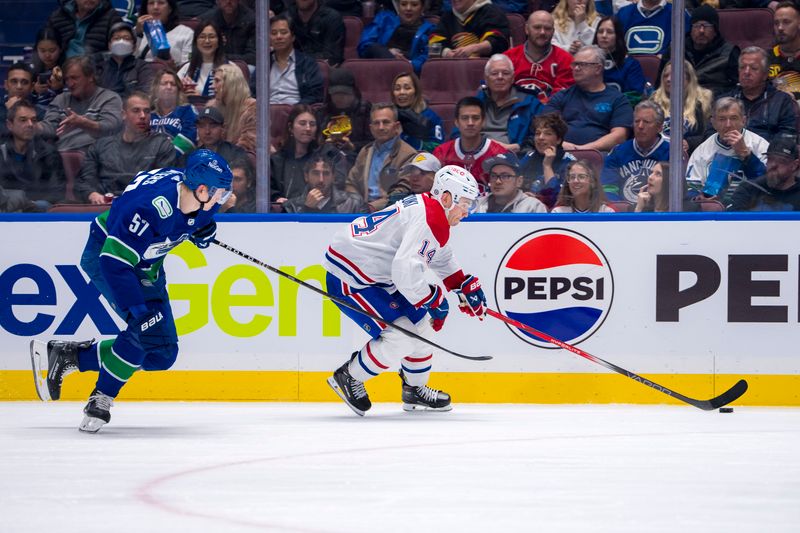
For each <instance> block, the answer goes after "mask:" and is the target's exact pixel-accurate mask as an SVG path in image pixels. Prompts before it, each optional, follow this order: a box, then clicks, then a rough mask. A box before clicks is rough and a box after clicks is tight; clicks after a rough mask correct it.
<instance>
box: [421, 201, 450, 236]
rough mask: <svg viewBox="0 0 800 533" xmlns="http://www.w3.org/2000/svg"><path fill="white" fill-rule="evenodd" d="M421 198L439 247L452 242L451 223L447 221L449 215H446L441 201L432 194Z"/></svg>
mask: <svg viewBox="0 0 800 533" xmlns="http://www.w3.org/2000/svg"><path fill="white" fill-rule="evenodd" d="M421 196H422V203H423V205H424V206H425V221H426V222H427V223H428V227H429V228H430V229H431V233H433V236H434V237H435V238H436V241H437V242H438V243H439V246H444V245H445V244H447V241H448V240H450V223H449V222H448V221H447V215H445V214H444V208H443V207H442V204H440V203H439V200H437V199H435V198H432V197H431V195H430V194H428V193H425V194H422V195H421Z"/></svg>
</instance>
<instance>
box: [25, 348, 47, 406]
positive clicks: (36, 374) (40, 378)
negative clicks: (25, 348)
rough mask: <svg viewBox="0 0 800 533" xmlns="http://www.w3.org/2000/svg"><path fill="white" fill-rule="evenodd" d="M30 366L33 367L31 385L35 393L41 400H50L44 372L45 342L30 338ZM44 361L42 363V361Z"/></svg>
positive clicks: (45, 358)
mask: <svg viewBox="0 0 800 533" xmlns="http://www.w3.org/2000/svg"><path fill="white" fill-rule="evenodd" d="M30 352H31V368H32V369H33V385H34V387H35V388H36V395H37V396H39V399H40V400H42V401H43V402H49V401H51V400H52V397H51V396H50V389H49V388H48V387H47V378H46V377H45V376H44V372H46V371H47V365H48V362H47V343H46V342H43V341H37V340H35V339H34V340H32V341H31V344H30ZM43 361H44V364H42V362H43Z"/></svg>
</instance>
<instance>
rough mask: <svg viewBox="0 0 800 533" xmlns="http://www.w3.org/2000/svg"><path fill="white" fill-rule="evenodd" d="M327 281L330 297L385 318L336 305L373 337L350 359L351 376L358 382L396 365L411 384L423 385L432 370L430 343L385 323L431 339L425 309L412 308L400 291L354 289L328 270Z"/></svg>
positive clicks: (369, 288) (375, 288) (394, 368)
mask: <svg viewBox="0 0 800 533" xmlns="http://www.w3.org/2000/svg"><path fill="white" fill-rule="evenodd" d="M326 281H327V285H328V292H329V293H331V294H332V295H333V296H336V297H337V298H339V299H342V300H345V301H346V302H347V303H349V304H351V305H352V306H354V307H356V308H358V309H364V310H366V311H369V312H370V313H372V314H374V315H377V316H379V317H381V318H383V319H384V320H383V321H381V322H378V321H375V320H373V319H371V318H369V317H368V316H366V315H362V314H361V313H357V312H355V311H353V310H351V309H348V308H346V307H343V306H340V305H339V306H338V307H339V309H340V310H341V311H342V313H344V314H345V315H347V317H349V318H350V319H351V320H352V321H353V322H355V323H356V324H358V325H359V327H360V328H361V329H363V330H364V331H366V332H367V334H369V336H370V337H372V339H370V341H369V342H367V344H366V345H364V347H363V348H361V350H359V351H358V353H357V354H356V357H355V358H354V359H353V360H352V361H350V366H349V371H350V375H352V376H353V377H354V378H356V379H358V380H359V381H367V380H368V379H370V378H373V377H375V376H377V375H378V374H380V373H382V372H388V371H394V370H396V369H397V368H398V366H399V367H400V368H402V370H403V373H404V374H405V376H406V381H407V382H408V383H409V384H410V385H414V386H421V385H425V384H426V383H427V382H428V377H429V376H430V372H431V361H432V359H433V354H432V353H431V346H430V345H429V344H427V343H425V342H422V341H418V340H416V339H414V338H411V337H409V336H408V335H406V334H404V333H401V332H399V331H398V330H396V329H394V328H392V327H387V323H396V324H397V325H398V326H401V327H403V328H405V329H408V330H410V331H413V332H414V333H416V334H418V335H420V336H422V337H425V338H431V337H433V334H434V331H433V328H431V325H430V322H429V321H428V317H427V311H426V310H425V309H417V308H415V307H414V306H413V305H412V304H411V303H410V302H409V301H408V300H406V298H405V297H404V296H403V295H402V294H400V292H399V291H395V292H393V293H389V292H388V291H386V290H384V289H382V288H379V287H367V288H365V289H353V288H351V287H350V286H348V285H347V284H345V283H344V282H343V281H342V280H341V279H339V278H338V277H336V276H334V275H333V274H331V273H328V275H327V279H326ZM337 305H338V304H337Z"/></svg>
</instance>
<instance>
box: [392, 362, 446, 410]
mask: <svg viewBox="0 0 800 533" xmlns="http://www.w3.org/2000/svg"><path fill="white" fill-rule="evenodd" d="M400 378H401V379H402V380H403V411H450V410H452V409H453V406H452V405H450V395H449V394H447V393H446V392H443V391H440V390H436V389H432V388H430V387H428V386H427V385H422V386H421V387H414V386H413V385H409V384H408V382H406V377H405V375H404V374H403V371H402V370H401V371H400Z"/></svg>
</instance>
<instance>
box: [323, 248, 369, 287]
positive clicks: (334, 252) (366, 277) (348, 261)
mask: <svg viewBox="0 0 800 533" xmlns="http://www.w3.org/2000/svg"><path fill="white" fill-rule="evenodd" d="M328 251H329V252H330V253H332V254H333V255H335V256H336V257H338V258H339V259H341V260H342V261H344V262H345V263H347V264H348V265H349V266H350V268H352V269H353V270H355V271H356V272H358V275H359V276H361V277H362V278H363V279H364V280H365V281H368V282H369V283H375V280H374V279H372V278H371V277H369V276H367V275H366V274H364V273H363V272H362V271H361V269H360V268H358V267H357V266H356V264H355V263H353V262H352V261H350V260H349V259H348V258H346V257H345V256H343V255H342V254H340V253H339V252H337V251H336V250H334V249H333V248H331V247H330V246H328Z"/></svg>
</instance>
